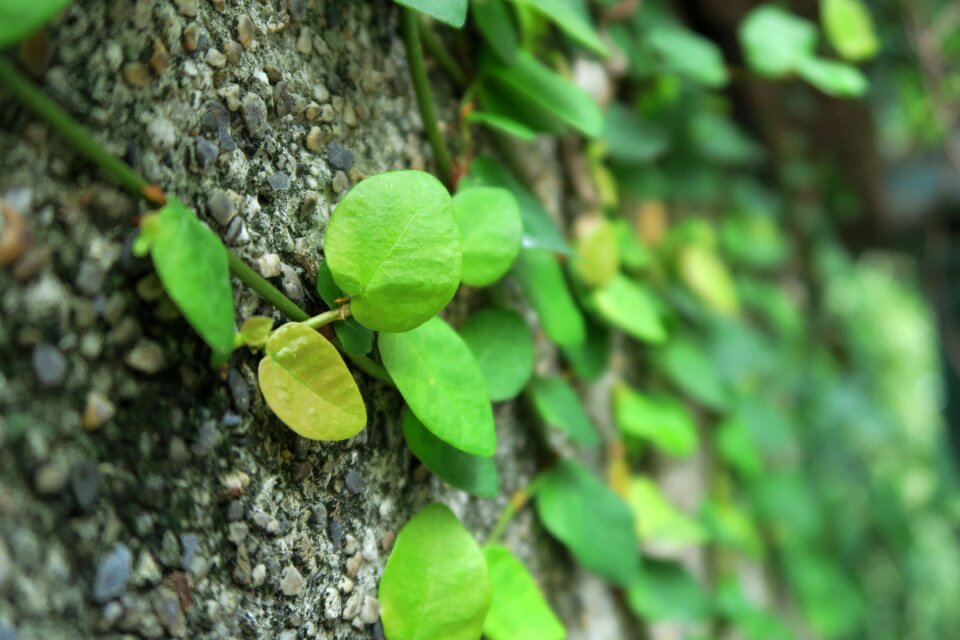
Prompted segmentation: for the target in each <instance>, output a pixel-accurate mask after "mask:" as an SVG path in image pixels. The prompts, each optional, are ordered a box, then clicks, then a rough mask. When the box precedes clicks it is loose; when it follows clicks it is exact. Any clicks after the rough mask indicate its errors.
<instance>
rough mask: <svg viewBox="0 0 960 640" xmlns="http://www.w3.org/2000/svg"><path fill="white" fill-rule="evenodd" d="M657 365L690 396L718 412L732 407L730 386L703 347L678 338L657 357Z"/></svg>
mask: <svg viewBox="0 0 960 640" xmlns="http://www.w3.org/2000/svg"><path fill="white" fill-rule="evenodd" d="M656 362H657V364H658V365H659V366H660V368H661V369H662V370H663V372H664V373H666V375H667V377H669V378H670V380H671V381H672V382H673V383H674V384H675V385H677V386H678V387H680V389H681V390H683V391H684V393H686V394H687V395H689V396H690V397H692V398H693V399H695V400H696V401H698V402H700V403H701V404H703V405H704V406H706V407H709V408H711V409H713V410H715V411H723V410H725V409H726V408H727V405H728V404H729V400H730V398H729V392H728V390H727V386H726V383H725V382H724V380H723V379H722V378H721V377H720V374H719V373H718V371H717V367H716V366H715V365H714V364H713V361H712V360H711V359H710V358H709V357H708V356H707V354H706V353H704V350H703V348H702V347H701V346H700V345H699V344H697V343H695V342H693V341H691V340H689V339H681V338H677V339H675V340H672V341H671V342H670V344H668V345H667V346H666V347H664V348H663V350H662V351H661V352H660V353H659V354H657V358H656Z"/></svg>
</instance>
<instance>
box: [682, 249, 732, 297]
mask: <svg viewBox="0 0 960 640" xmlns="http://www.w3.org/2000/svg"><path fill="white" fill-rule="evenodd" d="M677 266H678V268H679V270H680V277H681V278H682V279H683V283H684V284H685V285H687V288H688V289H690V291H692V292H693V294H694V295H696V296H697V297H698V298H699V299H700V300H702V301H703V302H704V303H705V304H706V305H707V306H708V307H710V308H711V309H713V310H714V311H718V312H720V313H725V314H734V313H737V312H738V311H739V310H740V300H739V299H738V297H737V290H736V288H735V287H734V286H733V278H731V277H730V272H729V271H728V270H727V265H725V264H724V263H723V261H722V260H721V259H720V258H719V257H718V256H717V254H716V253H715V252H714V251H713V249H710V248H708V247H704V246H701V245H697V244H690V245H687V246H686V247H684V248H683V249H682V250H681V251H680V255H679V257H678V265H677Z"/></svg>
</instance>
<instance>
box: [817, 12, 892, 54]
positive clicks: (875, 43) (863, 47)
mask: <svg viewBox="0 0 960 640" xmlns="http://www.w3.org/2000/svg"><path fill="white" fill-rule="evenodd" d="M820 15H821V18H822V20H823V29H824V31H826V33H827V39H828V40H830V44H831V45H833V48H834V49H836V50H837V53H839V54H840V55H841V56H843V57H844V58H845V59H847V60H850V61H851V62H860V61H861V60H868V59H870V58H872V57H873V56H875V55H876V54H877V51H878V50H879V49H880V41H879V40H878V39H877V34H876V33H875V32H874V29H873V19H872V18H871V17H870V11H869V9H867V7H866V5H864V4H863V2H862V0H821V2H820Z"/></svg>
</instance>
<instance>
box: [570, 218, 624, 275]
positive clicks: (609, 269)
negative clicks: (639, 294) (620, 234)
mask: <svg viewBox="0 0 960 640" xmlns="http://www.w3.org/2000/svg"><path fill="white" fill-rule="evenodd" d="M575 245H576V249H577V252H576V254H574V259H573V261H572V267H573V271H574V273H576V274H577V275H579V276H580V279H581V280H583V282H584V283H585V284H587V285H588V286H591V287H602V286H604V285H605V284H607V283H608V282H610V281H611V280H613V278H615V277H616V275H617V272H618V270H619V269H620V241H619V238H617V230H616V227H614V226H613V224H611V223H610V221H609V220H607V219H606V218H605V217H603V215H590V214H588V215H583V216H581V217H580V218H579V219H578V220H577V224H576V242H575Z"/></svg>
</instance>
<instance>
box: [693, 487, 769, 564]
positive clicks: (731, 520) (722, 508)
mask: <svg viewBox="0 0 960 640" xmlns="http://www.w3.org/2000/svg"><path fill="white" fill-rule="evenodd" d="M703 520H704V522H705V523H706V525H707V528H708V529H709V530H710V532H711V537H712V538H713V539H714V540H715V541H716V542H717V543H718V544H722V545H728V546H730V547H733V548H736V549H738V550H740V551H742V552H744V553H746V554H748V555H750V556H752V557H754V558H759V557H761V556H762V555H763V539H762V538H761V537H760V532H759V531H758V530H757V525H756V524H754V522H753V519H752V518H751V517H750V514H749V513H747V512H746V511H744V510H743V509H742V508H740V507H739V506H738V505H736V504H735V503H733V502H720V501H717V500H709V501H708V502H707V503H706V504H705V505H704V507H703Z"/></svg>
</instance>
